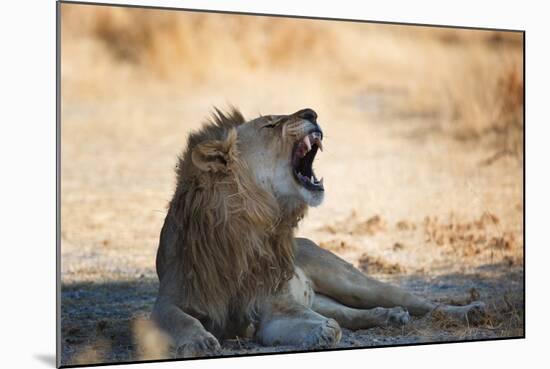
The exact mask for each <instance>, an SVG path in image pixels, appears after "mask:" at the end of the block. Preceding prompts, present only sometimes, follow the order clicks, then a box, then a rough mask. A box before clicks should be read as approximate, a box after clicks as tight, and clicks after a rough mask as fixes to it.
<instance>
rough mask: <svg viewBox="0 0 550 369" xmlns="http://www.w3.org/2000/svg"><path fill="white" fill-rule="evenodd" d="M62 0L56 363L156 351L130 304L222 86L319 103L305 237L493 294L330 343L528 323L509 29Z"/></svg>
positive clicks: (427, 336) (440, 292) (152, 284)
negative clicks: (177, 176)
mask: <svg viewBox="0 0 550 369" xmlns="http://www.w3.org/2000/svg"><path fill="white" fill-rule="evenodd" d="M61 7H62V14H61V16H62V30H61V33H62V45H61V48H62V55H61V64H62V76H61V77H62V79H61V81H62V91H61V92H62V127H63V129H62V131H61V134H62V137H61V140H62V141H61V145H62V158H61V162H62V168H61V174H62V178H61V186H62V197H61V214H62V219H61V241H62V246H61V252H62V282H63V286H64V292H63V306H62V316H63V339H64V345H63V363H84V362H94V361H101V360H108V361H127V360H132V359H136V358H149V357H162V356H163V355H165V354H166V350H165V346H164V344H160V345H158V346H157V345H156V344H151V342H163V338H162V337H161V336H158V335H156V333H154V332H156V331H155V329H152V328H151V327H149V326H148V323H147V321H146V320H145V321H144V320H141V318H143V317H144V316H147V314H148V313H149V312H150V309H151V305H152V303H153V301H154V298H155V293H156V289H157V288H158V286H157V281H156V275H155V269H154V258H155V251H156V246H157V242H158V235H159V232H160V228H161V225H162V221H163V219H164V215H165V206H166V204H167V202H168V201H169V200H170V197H171V195H172V191H173V185H174V173H173V166H174V164H175V159H176V155H177V154H178V153H179V151H180V150H181V149H182V148H183V146H184V144H185V140H186V137H187V134H188V133H189V131H190V130H193V129H196V128H198V127H199V126H200V123H201V122H202V121H203V119H204V117H206V116H207V115H208V113H209V110H210V109H211V107H212V106H213V105H218V106H220V107H222V108H223V107H224V106H227V104H229V103H232V104H235V105H237V106H239V107H240V108H241V109H242V110H243V112H244V113H245V116H248V117H251V116H254V115H256V114H259V113H289V112H293V111H296V110H298V109H300V108H303V107H306V106H309V107H312V108H314V109H315V110H316V111H317V112H318V113H319V116H320V122H321V125H322V126H323V130H324V132H325V142H326V145H325V146H326V150H325V151H324V152H323V153H322V155H319V158H318V163H317V166H316V172H317V173H320V175H321V176H324V177H325V184H326V200H325V203H324V204H323V205H322V206H321V207H319V208H316V209H312V210H311V211H310V214H309V216H308V217H307V218H306V219H305V220H304V221H303V223H302V224H301V225H300V229H299V232H298V233H299V235H300V236H305V237H309V238H311V239H313V240H315V241H316V242H319V243H320V244H321V246H323V247H325V248H327V249H330V250H332V251H333V252H335V253H337V254H338V255H340V256H341V257H343V258H345V259H346V260H348V261H349V262H351V263H353V264H355V265H356V266H359V267H361V266H365V265H366V267H367V268H368V269H369V273H373V274H375V276H376V277H377V278H380V279H384V280H388V281H391V282H393V283H396V284H400V285H402V286H403V288H407V289H410V290H412V291H414V292H415V293H418V294H420V295H423V296H426V297H429V298H433V299H437V300H439V301H450V299H455V301H454V302H457V303H462V302H464V301H466V300H467V299H469V298H471V294H470V292H469V291H470V290H471V289H472V288H474V289H475V290H476V291H478V293H479V294H480V298H481V299H482V300H484V301H487V302H489V306H490V309H489V313H488V315H487V317H485V320H484V321H482V322H477V323H475V324H471V325H469V326H465V325H464V324H456V323H451V322H445V321H438V320H437V317H426V318H423V319H419V320H415V321H414V322H413V324H412V325H411V326H409V327H406V328H405V329H404V330H401V329H390V328H388V329H382V328H381V329H373V330H368V331H362V332H346V333H345V334H344V339H343V341H342V343H341V347H347V346H350V345H351V346H354V345H355V346H370V345H377V344H380V342H386V343H387V344H398V343H411V342H421V341H426V340H435V341H443V340H449V339H474V338H492V337H510V336H518V335H521V334H522V332H523V326H522V324H523V290H522V285H521V283H519V282H520V281H521V278H522V265H523V263H522V262H523V242H524V240H523V228H522V227H523V223H522V220H523V218H522V217H523V199H522V193H523V182H522V171H523V161H522V159H523V158H522V152H523V147H522V142H523V136H522V135H523V119H522V117H523V99H522V97H523V77H522V69H523V64H522V63H523V60H522V42H523V40H522V36H521V34H513V33H499V32H493V31H465V30H457V29H436V28H427V27H414V28H411V27H401V26H390V25H378V24H377V25H375V24H356V23H339V22H327V21H313V20H295V19H281V18H277V19H272V18H265V17H264V18H262V17H248V16H237V15H220V14H199V13H189V12H165V11H152V10H140V9H122V8H107V7H92V6H85V5H74V4H63V5H62V6H61ZM461 296H462V300H461V299H460V297H461ZM453 324H455V325H453ZM148 332H149V333H148ZM150 332H152V333H150ZM223 349H224V354H227V355H232V354H235V353H247V352H260V351H262V350H264V351H265V350H270V348H261V347H259V346H257V345H255V344H254V343H252V342H249V341H239V342H225V343H224V344H223ZM286 349H292V348H283V349H281V350H283V351H284V350H286ZM262 352H263V351H262Z"/></svg>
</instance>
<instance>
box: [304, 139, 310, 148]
mask: <svg viewBox="0 0 550 369" xmlns="http://www.w3.org/2000/svg"><path fill="white" fill-rule="evenodd" d="M304 143H305V144H306V146H307V151H309V150H311V142H310V141H309V136H306V137H304Z"/></svg>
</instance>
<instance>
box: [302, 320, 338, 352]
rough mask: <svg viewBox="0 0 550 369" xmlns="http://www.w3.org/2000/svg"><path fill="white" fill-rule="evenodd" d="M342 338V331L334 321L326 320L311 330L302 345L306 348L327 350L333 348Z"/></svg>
mask: <svg viewBox="0 0 550 369" xmlns="http://www.w3.org/2000/svg"><path fill="white" fill-rule="evenodd" d="M340 338H342V330H341V329H340V326H339V325H338V323H337V322H336V320H334V319H327V320H325V321H324V322H322V323H321V324H320V325H319V326H317V327H315V328H314V329H312V331H311V333H310V334H309V335H308V336H307V337H306V339H305V341H304V345H305V346H306V347H308V348H314V347H321V348H328V347H333V346H335V345H336V344H337V343H338V342H340Z"/></svg>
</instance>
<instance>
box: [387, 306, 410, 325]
mask: <svg viewBox="0 0 550 369" xmlns="http://www.w3.org/2000/svg"><path fill="white" fill-rule="evenodd" d="M410 321H411V316H410V315H409V312H408V311H407V309H404V308H402V307H401V306H397V307H393V308H389V309H388V316H387V319H386V324H387V325H391V326H398V327H401V326H404V325H405V324H407V323H409V322H410Z"/></svg>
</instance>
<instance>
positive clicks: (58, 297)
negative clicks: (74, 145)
mask: <svg viewBox="0 0 550 369" xmlns="http://www.w3.org/2000/svg"><path fill="white" fill-rule="evenodd" d="M55 44H56V48H55V203H56V204H55V205H56V208H55V224H56V227H55V246H56V247H55V252H56V257H55V311H56V316H55V322H56V331H55V365H56V367H58V368H60V367H61V339H62V337H61V2H60V1H56V2H55Z"/></svg>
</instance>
